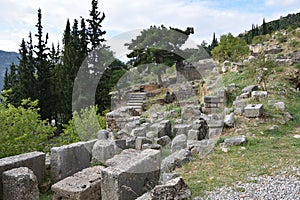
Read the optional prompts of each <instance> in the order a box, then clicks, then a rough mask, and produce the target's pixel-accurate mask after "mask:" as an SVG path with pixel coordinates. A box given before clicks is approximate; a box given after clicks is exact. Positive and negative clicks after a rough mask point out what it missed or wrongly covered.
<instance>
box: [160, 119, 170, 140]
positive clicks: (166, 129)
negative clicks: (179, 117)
mask: <svg viewBox="0 0 300 200" xmlns="http://www.w3.org/2000/svg"><path fill="white" fill-rule="evenodd" d="M166 135H167V136H169V137H171V136H172V125H171V122H170V120H163V121H161V122H160V123H159V126H158V130H157V136H158V137H159V138H160V137H163V136H166Z"/></svg>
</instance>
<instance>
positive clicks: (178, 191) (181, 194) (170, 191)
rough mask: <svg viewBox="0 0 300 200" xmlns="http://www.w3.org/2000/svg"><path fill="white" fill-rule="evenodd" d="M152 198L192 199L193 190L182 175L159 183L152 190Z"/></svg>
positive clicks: (155, 199) (154, 199)
mask: <svg viewBox="0 0 300 200" xmlns="http://www.w3.org/2000/svg"><path fill="white" fill-rule="evenodd" d="M150 193H151V195H150V196H151V198H150V199H152V200H158V199H178V200H179V199H190V198H191V195H192V192H191V190H190V189H189V188H188V186H187V185H186V184H185V182H184V181H183V179H182V178H181V177H178V178H175V179H172V180H170V181H168V182H167V183H166V184H165V185H157V186H155V188H154V189H153V190H152V191H151V192H150Z"/></svg>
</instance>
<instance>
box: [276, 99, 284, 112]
mask: <svg viewBox="0 0 300 200" xmlns="http://www.w3.org/2000/svg"><path fill="white" fill-rule="evenodd" d="M274 106H275V108H276V109H278V110H282V111H284V110H285V109H286V105H285V103H284V102H282V101H280V102H277V103H275V104H274Z"/></svg>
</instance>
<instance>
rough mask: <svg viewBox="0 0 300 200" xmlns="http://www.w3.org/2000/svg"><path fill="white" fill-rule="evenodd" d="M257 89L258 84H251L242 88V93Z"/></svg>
mask: <svg viewBox="0 0 300 200" xmlns="http://www.w3.org/2000/svg"><path fill="white" fill-rule="evenodd" d="M256 90H258V86H257V85H249V86H247V87H245V88H243V89H242V93H247V92H252V91H256Z"/></svg>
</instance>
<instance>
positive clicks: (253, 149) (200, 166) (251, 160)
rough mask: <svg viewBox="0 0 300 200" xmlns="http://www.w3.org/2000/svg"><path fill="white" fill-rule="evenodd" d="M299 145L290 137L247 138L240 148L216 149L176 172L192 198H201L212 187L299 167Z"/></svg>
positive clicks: (229, 184)
mask: <svg viewBox="0 0 300 200" xmlns="http://www.w3.org/2000/svg"><path fill="white" fill-rule="evenodd" d="M299 145H300V142H299V141H295V139H294V138H293V137H292V135H290V134H288V135H285V136H284V137H280V138H279V137H265V136H261V137H259V138H250V139H249V141H248V142H247V143H246V144H244V145H243V146H244V147H246V149H245V150H243V149H242V148H241V146H236V147H230V151H229V152H228V153H224V152H222V151H221V150H219V148H216V149H215V151H214V152H213V153H211V154H210V155H208V156H207V157H205V158H204V159H202V160H196V159H194V160H193V161H192V162H191V163H189V164H187V165H185V166H184V167H183V168H181V169H178V170H177V172H178V173H179V174H181V176H183V178H184V180H185V181H186V183H187V184H188V186H189V187H190V189H191V190H192V193H193V197H196V196H203V195H204V193H205V191H210V190H213V189H214V188H215V187H222V186H225V185H226V186H232V183H234V182H236V181H242V182H247V179H248V177H249V176H260V175H265V174H266V175H272V174H273V173H276V172H278V171H280V169H284V168H287V167H289V166H291V165H296V166H297V165H299V164H300V149H299Z"/></svg>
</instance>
